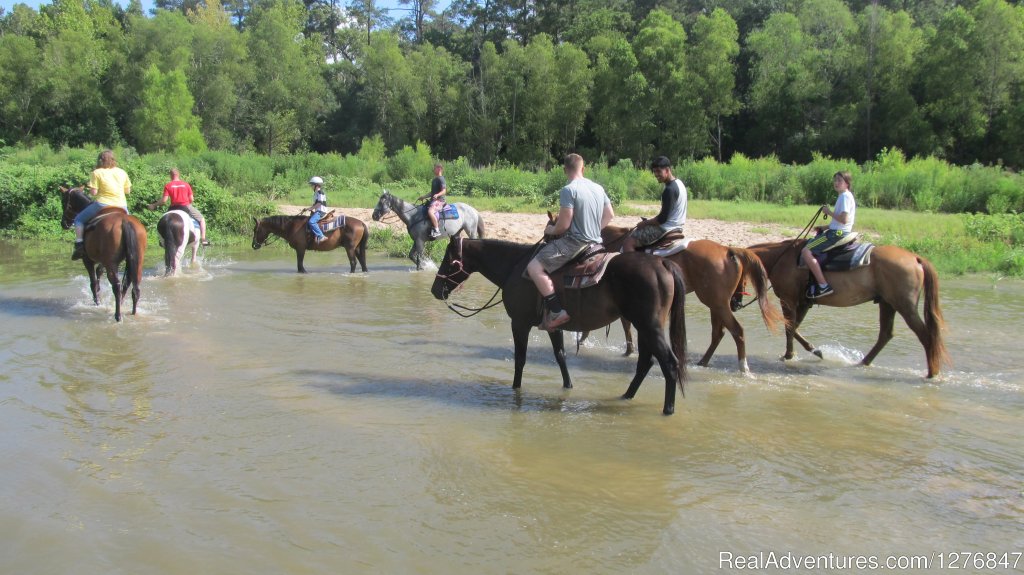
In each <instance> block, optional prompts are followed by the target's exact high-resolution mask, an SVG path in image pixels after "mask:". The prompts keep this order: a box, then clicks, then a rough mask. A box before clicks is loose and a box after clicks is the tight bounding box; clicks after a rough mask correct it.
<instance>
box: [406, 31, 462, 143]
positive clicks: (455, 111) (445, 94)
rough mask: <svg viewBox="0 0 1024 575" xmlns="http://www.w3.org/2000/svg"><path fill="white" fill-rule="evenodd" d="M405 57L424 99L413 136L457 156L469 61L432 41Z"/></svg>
mask: <svg viewBox="0 0 1024 575" xmlns="http://www.w3.org/2000/svg"><path fill="white" fill-rule="evenodd" d="M406 60H407V61H408V63H409V69H410V72H411V73H412V76H413V77H412V82H413V83H414V84H415V86H416V90H415V92H417V93H418V95H417V97H418V98H421V99H422V100H423V107H422V110H423V114H422V115H421V116H420V117H418V118H416V121H415V124H414V125H413V126H412V127H413V135H412V138H413V139H414V140H416V141H420V140H422V141H424V142H426V143H427V144H429V145H430V147H431V148H432V149H434V150H437V151H438V152H440V153H442V154H443V155H447V156H449V157H456V156H458V155H459V153H460V152H461V151H462V149H461V147H460V145H459V141H458V140H459V134H458V131H459V127H460V126H461V125H462V124H464V123H465V121H466V120H465V113H464V112H463V110H465V108H466V104H467V102H466V100H465V96H466V95H467V89H466V82H467V79H468V77H469V65H468V64H466V63H465V62H463V61H462V60H461V59H459V58H457V57H456V56H454V55H453V54H451V53H450V52H448V51H447V50H445V49H444V48H437V47H434V46H432V45H430V44H429V43H427V44H421V45H419V46H417V47H416V48H415V49H414V50H412V51H411V52H410V53H409V55H408V57H407V58H406Z"/></svg>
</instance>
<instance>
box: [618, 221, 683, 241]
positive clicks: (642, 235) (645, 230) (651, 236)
mask: <svg viewBox="0 0 1024 575" xmlns="http://www.w3.org/2000/svg"><path fill="white" fill-rule="evenodd" d="M675 230H679V231H683V230H682V228H667V227H665V226H663V225H661V224H651V225H649V226H643V227H639V228H637V229H635V230H633V231H632V232H631V233H630V234H629V235H631V236H633V238H634V239H636V245H637V247H643V246H649V245H651V244H653V243H656V242H657V241H658V240H660V239H661V238H663V237H665V234H667V233H669V232H671V231H675Z"/></svg>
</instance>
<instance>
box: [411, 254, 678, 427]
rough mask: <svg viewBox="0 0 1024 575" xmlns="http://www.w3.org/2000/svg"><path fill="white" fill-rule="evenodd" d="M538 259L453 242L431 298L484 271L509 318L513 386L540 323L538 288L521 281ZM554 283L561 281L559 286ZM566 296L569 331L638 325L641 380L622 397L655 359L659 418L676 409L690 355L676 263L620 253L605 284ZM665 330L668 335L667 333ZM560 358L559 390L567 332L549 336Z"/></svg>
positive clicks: (638, 373) (565, 377) (564, 380)
mask: <svg viewBox="0 0 1024 575" xmlns="http://www.w3.org/2000/svg"><path fill="white" fill-rule="evenodd" d="M534 253H536V246H535V245H524V244H515V243H511V242H505V241H501V240H470V239H466V240H464V239H462V238H461V237H456V238H452V240H451V241H449V243H448V249H447V250H446V251H445V255H444V260H443V261H442V262H441V265H440V267H439V268H438V272H437V277H436V278H435V279H434V283H433V285H432V286H431V288H430V293H432V294H433V295H434V297H436V298H437V299H444V300H447V298H448V294H449V293H451V292H452V291H453V290H454V289H455V288H457V287H459V286H460V285H462V283H463V282H465V281H466V279H468V278H469V276H470V274H472V273H474V272H480V273H481V274H482V275H483V276H484V277H486V278H487V279H488V280H490V281H491V282H492V283H494V284H495V285H497V286H498V287H500V288H501V289H502V290H503V292H504V293H503V296H502V298H503V303H504V304H505V312H506V313H508V316H509V318H511V320H512V340H513V342H514V343H515V376H514V378H513V380H512V387H513V388H514V389H518V388H519V387H520V386H521V385H522V380H523V366H524V365H525V364H526V347H527V344H528V342H529V335H530V330H531V329H532V328H533V327H534V326H536V325H538V324H540V322H541V317H542V314H541V309H542V308H541V299H540V293H539V292H538V291H537V288H536V287H535V286H534V284H533V282H532V281H530V280H528V279H524V278H523V270H524V269H526V264H527V263H529V261H530V259H531V257H532V256H533V255H534ZM556 284H557V282H556ZM573 291H575V293H568V292H566V291H565V290H562V289H559V292H560V297H561V300H562V301H563V302H565V304H566V309H567V310H569V312H570V313H571V314H572V320H570V322H569V323H567V324H565V326H564V329H568V330H574V331H582V330H593V329H597V328H600V327H604V326H606V325H608V324H609V323H611V322H613V321H615V320H616V319H619V318H620V317H624V318H627V319H628V320H629V321H630V322H632V323H633V325H635V326H636V327H637V339H638V341H639V344H640V346H639V347H640V352H639V355H638V359H637V364H636V375H635V376H634V378H633V380H632V381H631V382H630V384H629V388H628V389H627V390H626V393H625V394H624V395H623V396H622V397H623V398H624V399H632V398H633V396H634V395H636V392H637V390H638V389H639V388H640V384H641V383H642V382H643V380H644V377H646V376H647V373H648V372H649V371H650V369H651V366H652V359H651V358H652V356H653V357H655V358H657V360H658V364H659V365H660V366H661V372H662V374H663V375H664V376H665V403H664V406H663V408H662V412H663V413H664V414H665V415H670V414H672V413H673V412H674V411H675V386H676V385H677V384H678V385H679V389H680V390H682V389H683V381H684V379H685V378H686V368H685V366H684V364H683V363H682V362H681V361H680V360H679V359H678V358H681V357H685V356H686V318H685V316H684V314H683V300H684V298H685V294H686V288H685V287H684V285H683V274H682V271H681V270H680V269H679V267H678V266H677V265H675V264H673V263H672V262H669V261H666V260H662V259H661V258H658V257H655V256H651V255H648V254H644V253H633V254H622V255H619V256H617V257H615V258H613V259H612V260H611V261H610V262H609V263H608V268H607V270H606V271H605V274H604V279H602V280H601V282H600V283H598V284H597V285H596V286H593V287H588V288H586V289H582V290H573ZM666 324H668V327H669V330H668V331H669V333H666V330H665V327H666ZM549 336H550V338H551V347H552V349H553V350H554V352H555V360H556V361H557V362H558V368H559V369H560V370H561V372H562V386H563V387H565V388H571V387H572V381H571V380H570V378H569V371H568V369H567V368H566V366H565V346H564V341H563V338H562V332H561V331H560V330H559V331H554V332H551V333H550V334H549Z"/></svg>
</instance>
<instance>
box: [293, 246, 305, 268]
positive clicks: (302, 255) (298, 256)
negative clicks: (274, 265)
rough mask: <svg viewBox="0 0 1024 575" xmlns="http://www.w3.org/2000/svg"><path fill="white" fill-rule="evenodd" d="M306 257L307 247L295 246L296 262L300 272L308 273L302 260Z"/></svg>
mask: <svg viewBox="0 0 1024 575" xmlns="http://www.w3.org/2000/svg"><path fill="white" fill-rule="evenodd" d="M304 259H306V248H295V263H296V264H297V265H298V268H299V273H300V274H304V273H306V267H305V266H303V265H302V260H304Z"/></svg>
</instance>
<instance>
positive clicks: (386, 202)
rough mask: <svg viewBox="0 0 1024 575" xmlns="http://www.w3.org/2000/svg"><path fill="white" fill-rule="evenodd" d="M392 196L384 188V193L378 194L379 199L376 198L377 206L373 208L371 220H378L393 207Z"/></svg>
mask: <svg viewBox="0 0 1024 575" xmlns="http://www.w3.org/2000/svg"><path fill="white" fill-rule="evenodd" d="M393 203H394V196H392V195H391V193H390V192H388V191H387V190H384V193H382V194H381V195H380V199H379V200H377V207H375V208H373V221H375V222H379V221H380V219H381V218H383V217H384V216H386V215H387V214H388V212H390V211H391V210H392V209H393V208H392V205H393Z"/></svg>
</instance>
